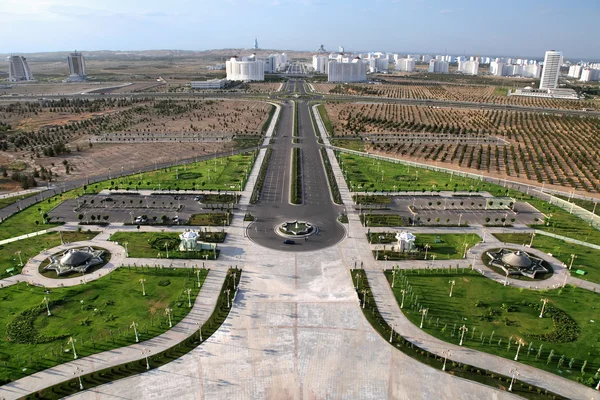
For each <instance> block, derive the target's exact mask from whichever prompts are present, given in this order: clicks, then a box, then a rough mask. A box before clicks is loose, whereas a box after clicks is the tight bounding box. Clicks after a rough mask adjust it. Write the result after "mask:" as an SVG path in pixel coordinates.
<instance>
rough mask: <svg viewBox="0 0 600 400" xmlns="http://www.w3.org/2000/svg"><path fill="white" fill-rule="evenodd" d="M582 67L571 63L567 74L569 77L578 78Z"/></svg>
mask: <svg viewBox="0 0 600 400" xmlns="http://www.w3.org/2000/svg"><path fill="white" fill-rule="evenodd" d="M582 70H583V67H582V66H581V65H571V66H570V67H569V74H568V75H567V76H568V77H569V78H575V79H579V78H580V77H581V71H582Z"/></svg>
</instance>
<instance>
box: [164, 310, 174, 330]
mask: <svg viewBox="0 0 600 400" xmlns="http://www.w3.org/2000/svg"><path fill="white" fill-rule="evenodd" d="M171 312H173V310H172V309H171V308H169V307H167V308H165V314H167V317H168V318H169V328H172V327H173V322H172V321H171Z"/></svg>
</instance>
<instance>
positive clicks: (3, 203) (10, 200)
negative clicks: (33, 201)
mask: <svg viewBox="0 0 600 400" xmlns="http://www.w3.org/2000/svg"><path fill="white" fill-rule="evenodd" d="M36 194H37V193H31V194H24V195H21V196H12V197H6V198H3V199H0V208H4V207H8V206H10V205H11V204H14V203H16V202H17V201H19V200H23V199H26V198H28V197H31V196H35V195H36Z"/></svg>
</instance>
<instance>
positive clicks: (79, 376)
mask: <svg viewBox="0 0 600 400" xmlns="http://www.w3.org/2000/svg"><path fill="white" fill-rule="evenodd" d="M82 373H83V369H81V368H79V366H77V367H75V371H74V372H73V375H75V376H77V378H79V390H83V382H82V381H81V374H82Z"/></svg>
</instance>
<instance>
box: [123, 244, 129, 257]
mask: <svg viewBox="0 0 600 400" xmlns="http://www.w3.org/2000/svg"><path fill="white" fill-rule="evenodd" d="M123 244H124V245H125V257H129V250H127V245H128V244H129V242H124V243H123Z"/></svg>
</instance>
